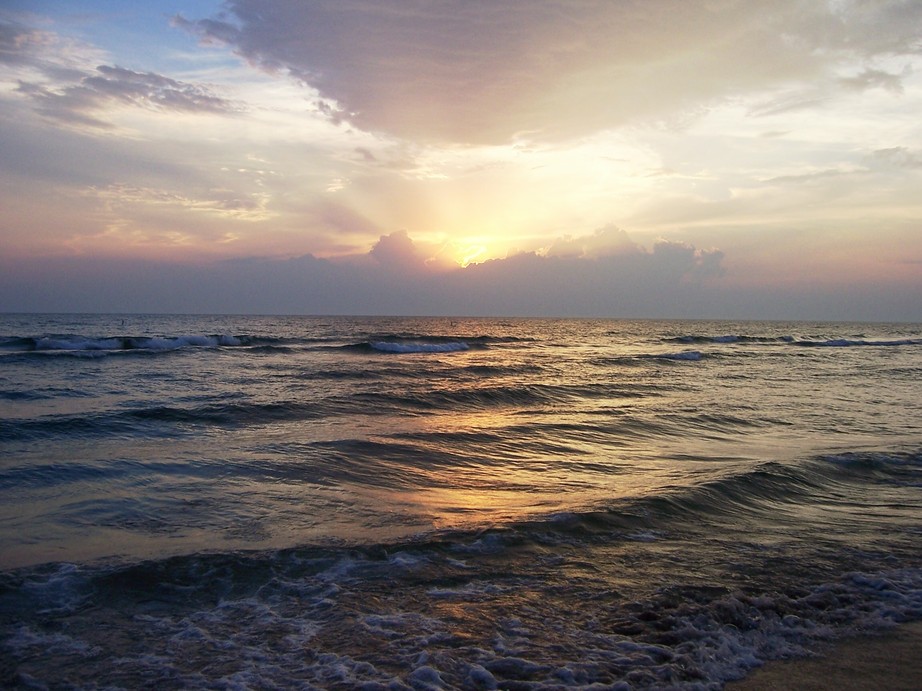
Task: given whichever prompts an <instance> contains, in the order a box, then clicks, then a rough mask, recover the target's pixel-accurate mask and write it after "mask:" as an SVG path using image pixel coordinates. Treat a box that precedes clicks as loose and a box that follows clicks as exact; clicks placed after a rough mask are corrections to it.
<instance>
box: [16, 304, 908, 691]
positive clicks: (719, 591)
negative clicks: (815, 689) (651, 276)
mask: <svg viewBox="0 0 922 691" xmlns="http://www.w3.org/2000/svg"><path fill="white" fill-rule="evenodd" d="M920 375H922V326H919V325H881V324H874V325H869V324H807V323H792V324H786V323H777V322H772V323H759V322H745V323H731V322H654V321H634V322H632V321H604V320H591V321H590V320H535V319H530V320H518V319H510V320H493V319H489V320H488V319H454V320H452V319H384V318H368V319H357V318H345V317H336V318H332V317H331V318H301V317H195V316H176V317H170V316H153V317H151V316H141V315H139V316H128V315H120V316H96V315H90V316H74V315H68V316H55V315H2V316H0V410H2V411H3V414H2V416H0V566H2V568H3V573H2V576H0V578H2V580H0V626H2V635H3V644H2V645H3V651H4V655H3V657H2V660H3V662H2V665H0V679H3V680H5V681H6V683H8V684H10V685H12V686H14V687H15V686H17V685H18V686H22V687H27V686H29V685H30V684H33V683H34V684H38V685H42V684H45V685H51V686H62V685H64V686H66V685H73V686H77V687H86V688H96V687H119V686H121V687H137V686H158V687H160V688H170V687H172V688H188V687H202V688H215V687H220V688H225V687H240V688H273V687H285V688H289V687H299V686H300V687H305V688H312V687H317V688H330V687H337V686H339V687H342V688H353V687H356V686H360V685H363V684H364V685H366V687H367V688H376V687H381V688H384V687H387V688H405V687H411V688H441V687H444V688H495V687H497V686H498V687H500V688H560V687H569V686H576V687H588V686H591V685H592V684H600V685H608V686H612V685H614V686H615V687H618V685H621V686H622V687H623V688H644V687H658V688H662V687H688V688H699V687H700V688H711V687H719V686H720V685H721V684H722V683H723V681H725V680H727V679H730V678H734V677H738V676H740V675H741V674H743V673H744V672H745V671H746V670H748V669H750V668H751V667H753V666H754V665H756V664H758V663H759V662H760V661H761V660H766V659H771V658H773V657H778V656H782V655H789V654H798V653H802V652H803V651H804V650H805V649H807V648H808V647H809V646H810V645H811V644H812V643H815V642H816V641H818V640H825V639H828V638H830V637H835V636H838V635H843V634H846V633H850V632H854V631H863V630H869V629H874V628H880V627H886V626H889V625H892V623H893V622H897V621H902V620H907V619H918V618H922V570H920V555H922V549H920V546H922V416H920V414H919V413H918V410H917V408H918V401H919V400H920V398H922V396H920V394H922V383H920V381H922V377H920ZM381 685H383V686H381Z"/></svg>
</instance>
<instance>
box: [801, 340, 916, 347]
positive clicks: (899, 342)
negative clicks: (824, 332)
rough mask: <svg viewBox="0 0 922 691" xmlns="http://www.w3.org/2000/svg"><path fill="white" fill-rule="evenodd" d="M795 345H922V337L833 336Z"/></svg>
mask: <svg viewBox="0 0 922 691" xmlns="http://www.w3.org/2000/svg"><path fill="white" fill-rule="evenodd" d="M794 345H798V346H805V347H810V348H852V347H862V346H875V347H876V346H914V345H922V338H901V339H896V340H890V341H866V340H851V339H847V338H831V339H827V340H824V341H794Z"/></svg>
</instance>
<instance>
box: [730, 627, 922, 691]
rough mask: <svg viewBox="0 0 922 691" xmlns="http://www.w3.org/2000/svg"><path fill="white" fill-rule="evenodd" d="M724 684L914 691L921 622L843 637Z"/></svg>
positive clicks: (747, 690)
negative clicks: (810, 655)
mask: <svg viewBox="0 0 922 691" xmlns="http://www.w3.org/2000/svg"><path fill="white" fill-rule="evenodd" d="M726 688H727V689H728V690H731V691H774V690H778V691H780V690H781V689H785V690H786V689H799V690H800V691H811V690H813V691H820V690H822V689H836V690H837V691H844V690H847V689H888V690H890V691H897V690H905V691H917V690H918V689H920V688H922V622H913V623H911V624H905V625H902V626H899V627H897V628H896V629H894V630H893V631H890V632H888V633H885V634H883V635H881V636H873V637H871V636H868V637H862V638H851V639H847V640H845V641H842V642H840V643H837V644H835V645H831V646H830V647H829V648H828V649H824V650H821V651H818V656H817V657H815V658H807V659H797V660H780V661H777V662H770V663H768V664H767V665H765V666H764V667H761V668H759V669H757V670H755V671H754V672H753V673H752V674H750V675H749V676H748V677H746V678H745V679H741V680H739V681H735V682H731V683H729V684H727V685H726Z"/></svg>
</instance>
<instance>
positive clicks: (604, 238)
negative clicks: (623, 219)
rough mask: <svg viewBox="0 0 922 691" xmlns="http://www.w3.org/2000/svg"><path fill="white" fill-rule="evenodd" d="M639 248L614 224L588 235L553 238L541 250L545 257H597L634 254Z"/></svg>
mask: <svg viewBox="0 0 922 691" xmlns="http://www.w3.org/2000/svg"><path fill="white" fill-rule="evenodd" d="M639 251H641V249H640V248H639V247H638V246H637V245H636V244H635V243H634V242H633V241H632V240H631V239H630V238H629V237H628V234H627V232H626V231H624V230H622V229H621V228H618V227H617V226H615V225H607V226H604V227H603V228H599V229H598V230H596V231H595V232H594V233H591V234H589V235H581V236H577V237H573V236H570V235H567V236H565V237H562V238H558V239H557V240H555V241H554V242H553V243H552V244H551V245H550V246H549V247H548V248H547V250H545V251H544V252H543V254H544V256H546V257H576V258H583V259H590V258H591V259H597V258H599V257H604V256H609V255H616V254H634V253H637V252H639Z"/></svg>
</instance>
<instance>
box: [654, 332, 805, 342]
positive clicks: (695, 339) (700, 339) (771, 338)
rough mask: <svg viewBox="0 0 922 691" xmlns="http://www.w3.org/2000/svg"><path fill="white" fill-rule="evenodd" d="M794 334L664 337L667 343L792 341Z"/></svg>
mask: <svg viewBox="0 0 922 691" xmlns="http://www.w3.org/2000/svg"><path fill="white" fill-rule="evenodd" d="M794 340H795V338H794V337H793V336H750V335H745V334H723V335H718V336H711V335H704V334H686V335H683V336H672V337H668V338H664V339H663V341H664V342H666V343H791V342H793V341H794Z"/></svg>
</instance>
